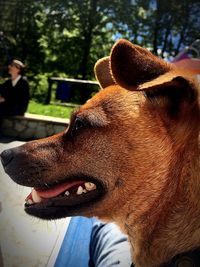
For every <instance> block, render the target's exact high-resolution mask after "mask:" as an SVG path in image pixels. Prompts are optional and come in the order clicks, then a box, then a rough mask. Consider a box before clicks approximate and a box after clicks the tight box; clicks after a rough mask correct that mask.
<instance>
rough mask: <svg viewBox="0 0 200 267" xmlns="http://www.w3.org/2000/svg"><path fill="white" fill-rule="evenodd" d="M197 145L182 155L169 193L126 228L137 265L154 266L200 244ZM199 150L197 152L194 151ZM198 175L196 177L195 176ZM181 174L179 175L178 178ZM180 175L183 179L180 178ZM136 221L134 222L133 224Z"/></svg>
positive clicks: (199, 189)
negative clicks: (188, 153)
mask: <svg viewBox="0 0 200 267" xmlns="http://www.w3.org/2000/svg"><path fill="white" fill-rule="evenodd" d="M197 147H198V146H196V148H195V146H194V147H191V154H190V156H189V157H187V158H184V156H183V158H182V166H181V167H180V166H179V167H178V166H174V167H177V169H176V171H175V172H174V179H175V180H176V181H177V183H174V184H173V185H168V187H167V188H165V190H168V192H166V194H165V193H164V192H161V195H160V199H156V200H155V201H154V203H152V208H151V209H150V210H148V212H146V214H143V216H142V217H140V218H139V219H138V220H137V221H135V220H133V219H132V218H131V216H130V217H128V219H127V220H126V222H125V225H124V226H123V228H124V229H125V231H126V233H127V234H128V236H129V240H130V243H131V247H132V251H133V262H134V263H135V266H136V267H155V266H160V265H161V264H163V263H165V262H168V261H169V260H170V259H172V258H173V257H174V256H175V255H177V254H179V253H182V252H185V251H189V250H192V249H194V248H196V247H199V246H200V197H199V196H200V185H199V179H200V175H199V170H196V169H195V168H198V166H199V151H198V149H197ZM195 149H196V151H195ZM195 174H196V176H195ZM178 176H179V177H178ZM180 177H182V178H181V180H180ZM133 221H134V223H133Z"/></svg>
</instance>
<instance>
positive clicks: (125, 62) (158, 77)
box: [110, 39, 198, 114]
mask: <svg viewBox="0 0 200 267" xmlns="http://www.w3.org/2000/svg"><path fill="white" fill-rule="evenodd" d="M110 67H111V72H112V76H113V79H114V80H115V82H116V83H117V84H119V85H120V86H121V87H123V88H125V89H128V90H131V91H139V90H141V91H144V92H145V95H146V96H147V98H148V99H149V100H150V101H151V102H152V103H155V104H156V105H159V106H160V107H167V108H168V112H169V113H170V114H175V113H176V112H178V110H180V108H181V103H183V102H185V101H186V102H187V103H193V102H194V101H195V100H196V99H197V97H198V93H197V90H196V89H195V85H194V83H193V80H192V79H190V78H188V76H187V75H186V74H185V73H183V72H182V71H180V70H178V69H177V68H176V67H175V66H173V65H172V64H170V63H167V62H165V61H164V60H162V59H160V58H158V57H156V56H154V55H153V54H152V53H150V52H149V51H148V50H146V49H144V48H141V47H139V46H137V45H133V44H132V43H130V42H128V41H127V40H123V39H121V40H119V41H118V42H117V43H116V44H115V45H114V46H113V49H112V51H111V55H110Z"/></svg>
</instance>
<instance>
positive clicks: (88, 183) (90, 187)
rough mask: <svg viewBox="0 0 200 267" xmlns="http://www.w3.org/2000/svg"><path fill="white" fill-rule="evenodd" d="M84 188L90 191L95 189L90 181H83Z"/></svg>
mask: <svg viewBox="0 0 200 267" xmlns="http://www.w3.org/2000/svg"><path fill="white" fill-rule="evenodd" d="M85 188H86V190H87V191H92V190H95V189H96V185H95V184H93V183H90V182H86V183H85Z"/></svg>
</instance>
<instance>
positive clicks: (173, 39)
mask: <svg viewBox="0 0 200 267" xmlns="http://www.w3.org/2000/svg"><path fill="white" fill-rule="evenodd" d="M199 28H200V2H199V0H176V1H174V0H168V1H163V0H69V1H66V0H40V1H32V0H6V1H4V0H0V78H5V77H6V76H7V64H8V62H9V61H10V60H11V59H12V58H13V57H14V58H19V59H21V60H22V61H23V62H25V63H26V65H27V72H26V75H27V77H28V80H29V83H30V87H31V98H32V99H33V100H36V101H37V102H45V99H46V94H47V88H48V78H49V77H62V78H75V79H83V80H94V73H93V66H94V64H95V62H96V61H97V60H98V59H99V58H101V57H103V56H106V55H108V54H109V52H110V49H111V47H112V45H113V44H114V42H115V41H116V40H117V39H119V38H121V37H122V38H127V39H128V40H130V41H131V42H133V43H135V44H139V45H141V46H143V47H146V48H148V49H149V50H150V51H152V52H153V53H154V54H155V55H158V56H160V57H162V58H164V59H166V60H170V61H171V60H173V59H174V58H175V57H176V56H177V55H178V54H179V53H180V52H181V53H182V52H183V51H185V49H186V50H187V47H189V46H190V45H191V44H193V43H194V42H195V41H196V40H198V39H200V31H199ZM196 52H197V51H195V50H194V49H192V50H190V56H194V57H197V54H196ZM75 100H77V102H81V100H80V99H78V96H74V99H73V100H72V101H74V102H76V101H75ZM84 100H85V99H84Z"/></svg>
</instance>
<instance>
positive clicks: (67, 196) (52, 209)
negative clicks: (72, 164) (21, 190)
mask: <svg viewBox="0 0 200 267" xmlns="http://www.w3.org/2000/svg"><path fill="white" fill-rule="evenodd" d="M105 192H106V190H105V187H104V186H103V184H102V183H100V182H99V181H96V180H95V181H94V179H93V180H92V181H91V179H90V180H81V179H80V180H73V181H66V182H63V183H60V184H57V185H53V186H52V185H47V184H46V188H45V189H44V188H38V187H37V188H33V189H32V191H31V193H30V194H29V195H28V196H27V198H26V199H25V211H26V212H27V213H28V214H31V215H34V216H36V217H39V218H43V219H56V218H62V217H66V216H74V215H80V213H81V211H82V210H84V209H85V208H87V209H88V208H89V207H90V206H91V205H94V203H95V202H96V201H98V200H100V199H101V198H102V197H103V196H104V194H105Z"/></svg>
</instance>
